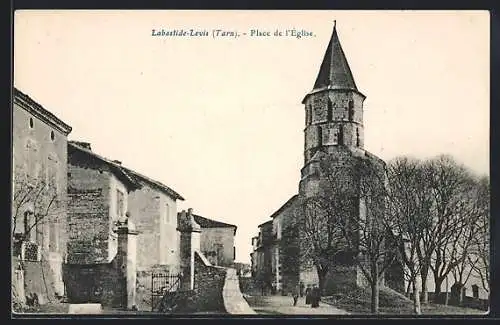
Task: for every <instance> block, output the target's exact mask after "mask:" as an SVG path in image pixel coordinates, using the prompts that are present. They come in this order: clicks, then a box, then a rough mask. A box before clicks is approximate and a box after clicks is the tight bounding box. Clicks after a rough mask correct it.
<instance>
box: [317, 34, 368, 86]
mask: <svg viewBox="0 0 500 325" xmlns="http://www.w3.org/2000/svg"><path fill="white" fill-rule="evenodd" d="M324 87H328V88H333V89H352V90H356V91H357V90H358V88H356V83H355V82H354V77H353V76H352V73H351V69H350V68H349V64H348V63H347V59H346V57H345V54H344V51H343V50H342V46H341V45H340V41H339V36H338V35H337V28H336V26H335V25H333V33H332V36H331V38H330V42H329V43H328V47H327V48H326V52H325V56H324V57H323V62H322V63H321V67H320V69H319V73H318V76H317V77H316V82H315V83H314V89H319V88H324Z"/></svg>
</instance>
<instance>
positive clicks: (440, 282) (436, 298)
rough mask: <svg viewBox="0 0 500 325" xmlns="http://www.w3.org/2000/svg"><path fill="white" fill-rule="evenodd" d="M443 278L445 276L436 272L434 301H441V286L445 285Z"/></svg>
mask: <svg viewBox="0 0 500 325" xmlns="http://www.w3.org/2000/svg"><path fill="white" fill-rule="evenodd" d="M443 280H444V278H442V277H440V276H438V275H436V274H434V285H435V288H434V302H441V300H440V295H441V286H442V285H443Z"/></svg>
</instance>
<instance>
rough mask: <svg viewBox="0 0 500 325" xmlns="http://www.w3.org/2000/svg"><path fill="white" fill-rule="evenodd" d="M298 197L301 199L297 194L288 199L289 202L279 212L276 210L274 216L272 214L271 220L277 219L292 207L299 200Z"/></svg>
mask: <svg viewBox="0 0 500 325" xmlns="http://www.w3.org/2000/svg"><path fill="white" fill-rule="evenodd" d="M298 197H299V195H298V194H295V195H294V196H292V197H291V198H290V199H288V201H286V202H285V204H283V205H282V206H281V207H280V208H279V209H278V210H276V211H275V212H274V213H273V214H271V217H270V218H272V219H274V218H276V217H277V216H278V215H280V214H281V213H282V212H283V211H284V210H285V209H287V208H288V207H289V206H290V205H292V204H293V203H294V202H295V201H296V200H297V198H298Z"/></svg>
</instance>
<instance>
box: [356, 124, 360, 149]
mask: <svg viewBox="0 0 500 325" xmlns="http://www.w3.org/2000/svg"><path fill="white" fill-rule="evenodd" d="M356 147H359V128H356Z"/></svg>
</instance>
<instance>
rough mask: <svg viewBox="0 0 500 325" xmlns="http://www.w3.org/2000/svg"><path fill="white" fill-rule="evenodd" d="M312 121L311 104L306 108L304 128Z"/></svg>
mask: <svg viewBox="0 0 500 325" xmlns="http://www.w3.org/2000/svg"><path fill="white" fill-rule="evenodd" d="M311 121H312V106H311V104H309V105H307V106H306V126H308V125H311Z"/></svg>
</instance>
